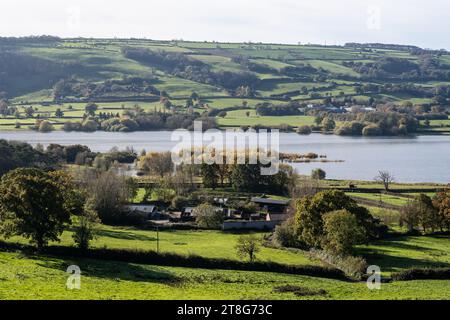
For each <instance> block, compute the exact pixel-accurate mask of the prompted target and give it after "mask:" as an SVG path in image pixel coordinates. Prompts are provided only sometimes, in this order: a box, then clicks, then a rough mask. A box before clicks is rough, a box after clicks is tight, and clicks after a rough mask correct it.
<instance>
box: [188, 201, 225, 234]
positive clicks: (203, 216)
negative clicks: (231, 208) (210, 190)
mask: <svg viewBox="0 0 450 320" xmlns="http://www.w3.org/2000/svg"><path fill="white" fill-rule="evenodd" d="M194 216H195V217H196V219H195V221H196V222H197V224H198V225H199V226H200V227H202V228H206V229H220V228H222V224H223V220H224V217H223V214H222V212H220V211H219V210H217V208H215V207H214V206H212V205H210V204H207V203H204V204H201V205H199V206H198V207H197V208H195V209H194Z"/></svg>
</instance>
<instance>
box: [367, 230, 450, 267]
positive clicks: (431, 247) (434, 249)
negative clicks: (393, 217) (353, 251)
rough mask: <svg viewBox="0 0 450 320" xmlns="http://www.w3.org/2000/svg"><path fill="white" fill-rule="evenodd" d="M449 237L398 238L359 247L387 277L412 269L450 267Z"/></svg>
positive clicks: (370, 261)
mask: <svg viewBox="0 0 450 320" xmlns="http://www.w3.org/2000/svg"><path fill="white" fill-rule="evenodd" d="M449 243H450V237H449V236H427V237H407V236H405V237H399V238H394V239H389V240H381V241H376V242H374V243H371V244H370V245H369V246H364V247H360V248H359V252H358V253H360V254H362V255H363V256H364V257H365V258H366V259H367V261H368V262H369V263H370V264H375V265H378V266H380V268H381V270H382V272H383V273H384V274H390V273H392V272H396V271H400V270H403V269H405V268H412V267H422V268H423V267H434V268H438V267H441V268H450V246H449Z"/></svg>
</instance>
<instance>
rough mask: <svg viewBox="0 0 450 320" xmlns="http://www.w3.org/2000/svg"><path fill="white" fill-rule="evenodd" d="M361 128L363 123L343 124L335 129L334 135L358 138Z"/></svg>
mask: <svg viewBox="0 0 450 320" xmlns="http://www.w3.org/2000/svg"><path fill="white" fill-rule="evenodd" d="M363 128H364V124H363V123H361V122H358V121H352V122H350V123H344V124H343V125H341V126H340V127H338V128H336V130H335V131H334V132H335V134H337V135H341V136H360V135H361V134H362V130H363Z"/></svg>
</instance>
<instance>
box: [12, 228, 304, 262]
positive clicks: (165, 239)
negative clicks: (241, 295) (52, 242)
mask: <svg viewBox="0 0 450 320" xmlns="http://www.w3.org/2000/svg"><path fill="white" fill-rule="evenodd" d="M239 235H240V234H239V233H232V232H220V231H204V230H202V231H195V230H194V231H191V230H177V231H159V249H160V252H169V253H178V254H182V255H198V256H202V257H207V258H226V259H232V260H239V257H238V256H237V255H236V250H235V244H236V243H237V239H238V237H239ZM263 235H264V233H258V234H257V236H258V237H261V238H262V237H263ZM11 241H14V242H20V243H26V241H25V239H22V238H19V237H15V238H12V239H11ZM61 244H62V245H66V246H72V245H73V239H72V232H71V231H66V232H64V234H63V235H62V237H61ZM92 245H93V247H96V248H103V247H107V248H120V249H137V248H139V249H145V250H154V251H156V249H157V233H156V231H146V230H137V229H134V228H125V227H120V228H119V227H109V226H102V227H101V229H100V230H99V236H98V239H96V240H95V241H94V242H93V243H92ZM257 258H258V259H259V260H261V261H276V262H279V263H283V264H312V262H311V261H309V259H308V258H307V257H306V256H305V255H303V254H299V253H294V252H290V251H286V250H279V249H273V248H266V247H263V248H261V252H259V253H258V254H257Z"/></svg>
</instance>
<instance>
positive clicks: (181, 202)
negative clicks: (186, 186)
mask: <svg viewBox="0 0 450 320" xmlns="http://www.w3.org/2000/svg"><path fill="white" fill-rule="evenodd" d="M189 203H190V200H189V198H186V197H182V196H176V197H175V198H173V199H172V203H171V205H170V207H171V208H172V209H175V210H182V209H183V208H184V207H187V206H188V205H189Z"/></svg>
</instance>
